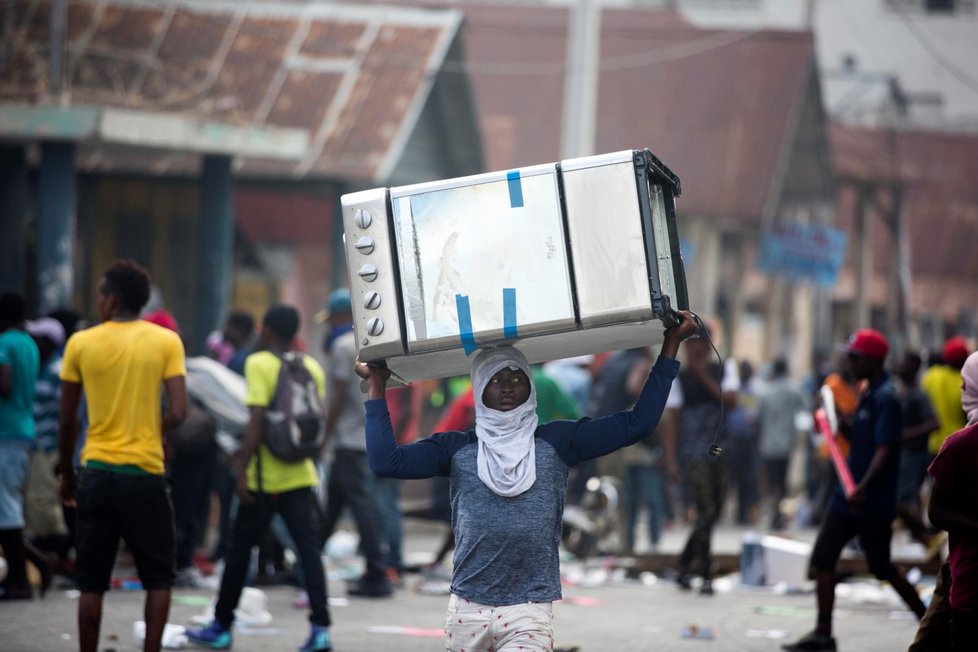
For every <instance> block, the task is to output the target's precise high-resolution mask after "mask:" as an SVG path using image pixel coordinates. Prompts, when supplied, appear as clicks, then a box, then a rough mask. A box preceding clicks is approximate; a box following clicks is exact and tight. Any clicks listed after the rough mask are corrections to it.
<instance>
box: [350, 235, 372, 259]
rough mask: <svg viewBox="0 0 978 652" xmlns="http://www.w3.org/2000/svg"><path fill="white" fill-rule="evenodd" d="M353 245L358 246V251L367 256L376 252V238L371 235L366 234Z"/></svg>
mask: <svg viewBox="0 0 978 652" xmlns="http://www.w3.org/2000/svg"><path fill="white" fill-rule="evenodd" d="M353 246H354V247H356V249H357V251H359V252H360V253H361V254H363V255H364V256H367V255H369V254H372V253H373V252H374V239H373V238H371V237H370V236H369V235H365V236H363V237H362V238H360V239H359V240H357V243H356V244H355V245H353Z"/></svg>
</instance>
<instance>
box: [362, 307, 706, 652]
mask: <svg viewBox="0 0 978 652" xmlns="http://www.w3.org/2000/svg"><path fill="white" fill-rule="evenodd" d="M680 314H681V315H682V323H681V324H680V325H678V326H675V327H672V328H670V329H668V330H666V332H665V337H664V340H663V344H662V350H661V352H660V353H659V358H658V360H657V361H656V363H655V365H654V367H653V368H652V372H651V374H650V375H649V376H648V379H647V380H646V383H645V387H644V389H643V390H642V392H641V395H640V396H639V398H638V400H637V401H636V403H635V406H634V408H632V409H631V410H627V411H624V412H617V413H615V414H612V415H609V416H605V417H602V418H598V419H589V418H584V419H580V420H578V421H551V422H550V423H546V424H542V425H541V424H539V422H538V418H537V416H536V391H535V389H534V387H533V384H532V382H531V378H532V370H531V368H530V365H529V363H528V362H527V359H526V358H525V357H524V356H523V354H522V353H520V352H519V351H518V350H517V349H515V348H512V347H499V348H495V349H485V350H483V351H481V352H480V353H479V354H478V355H477V356H476V357H475V359H474V360H473V362H472V373H471V375H472V387H473V390H474V397H475V429H474V430H469V431H467V432H442V433H437V434H435V435H432V436H431V437H429V438H427V439H423V440H421V441H418V442H415V443H413V444H408V445H406V446H398V445H397V443H396V441H395V438H394V433H393V429H392V426H391V421H390V414H389V413H388V410H387V404H386V402H385V401H384V390H385V387H386V382H387V379H388V377H389V376H390V372H389V370H387V369H386V368H378V367H376V366H369V367H368V366H367V365H364V364H362V363H358V364H357V367H356V371H357V374H358V375H360V376H361V377H362V378H365V379H367V398H368V400H367V402H366V432H367V457H368V460H369V462H370V466H371V468H372V469H373V471H374V472H375V473H377V474H378V475H381V476H385V477H395V478H429V477H433V476H447V477H449V478H450V479H451V480H450V498H451V506H452V530H453V531H454V533H455V540H456V546H455V555H454V564H453V570H452V585H451V592H452V597H451V599H450V601H449V607H448V615H449V617H448V624H447V625H446V627H445V636H446V641H445V645H446V648H447V649H448V650H452V651H453V652H460V651H461V650H474V649H487V648H490V649H495V650H499V651H500V652H502V651H503V650H514V651H515V650H517V649H519V650H524V651H526V652H531V651H532V652H541V651H543V650H552V649H553V611H552V603H553V601H554V600H559V599H560V597H561V590H560V564H559V560H558V555H557V548H558V544H559V542H560V533H561V520H562V515H563V510H564V498H565V496H566V494H567V475H568V470H569V469H570V468H571V467H573V466H575V465H576V464H578V463H579V462H581V461H584V460H588V459H594V458H597V457H600V456H602V455H607V454H608V453H611V452H613V451H615V450H617V449H619V448H622V447H624V446H629V445H632V444H635V443H637V442H639V441H641V440H642V439H645V438H646V437H648V436H649V435H650V434H651V433H652V431H653V430H654V429H655V426H656V423H657V422H658V421H659V418H660V416H661V415H662V410H663V408H664V407H665V403H666V398H667V396H668V394H669V388H670V386H671V384H672V380H673V378H675V376H676V372H677V371H678V369H679V363H678V362H677V361H676V360H675V357H676V352H677V351H678V349H679V345H680V343H681V342H682V341H683V340H685V339H686V338H688V337H689V336H690V335H692V334H694V333H695V332H696V330H697V323H696V321H695V319H694V318H693V315H692V314H691V313H688V312H682V313H680Z"/></svg>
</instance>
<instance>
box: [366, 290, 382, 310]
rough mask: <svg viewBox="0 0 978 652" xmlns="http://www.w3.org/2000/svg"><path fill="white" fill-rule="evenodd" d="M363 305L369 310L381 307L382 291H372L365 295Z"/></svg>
mask: <svg viewBox="0 0 978 652" xmlns="http://www.w3.org/2000/svg"><path fill="white" fill-rule="evenodd" d="M363 307H364V308H366V309H367V310H376V309H377V308H380V293H379V292H373V291H370V292H367V293H366V294H365V295H363Z"/></svg>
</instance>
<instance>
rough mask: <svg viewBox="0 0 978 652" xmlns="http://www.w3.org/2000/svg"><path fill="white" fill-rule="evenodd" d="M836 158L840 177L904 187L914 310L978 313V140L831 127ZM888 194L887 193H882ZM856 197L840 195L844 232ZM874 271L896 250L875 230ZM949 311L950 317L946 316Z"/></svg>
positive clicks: (851, 221)
mask: <svg viewBox="0 0 978 652" xmlns="http://www.w3.org/2000/svg"><path fill="white" fill-rule="evenodd" d="M830 135H831V141H832V155H833V158H834V161H835V168H836V171H837V173H838V175H839V177H840V178H842V179H844V180H849V181H851V182H854V183H857V184H871V185H875V186H877V187H880V188H882V189H883V190H884V191H885V189H886V187H887V184H890V183H892V182H894V181H897V182H899V183H900V184H901V185H902V187H903V203H902V208H903V214H904V215H905V217H906V220H907V226H908V237H909V241H910V246H911V264H912V270H913V275H914V295H913V300H914V304H915V309H920V310H931V311H933V312H935V313H944V314H945V316H947V317H949V318H951V317H955V316H956V315H955V314H954V313H955V311H956V310H957V309H969V310H971V309H973V308H974V302H975V299H976V296H978V295H976V290H975V288H976V283H978V256H975V255H974V246H975V243H976V242H978V184H976V183H975V179H976V171H978V136H975V135H971V134H961V133H949V132H938V131H903V130H887V129H867V128H859V127H848V126H843V125H840V124H833V125H832V126H831V131H830ZM883 194H884V196H885V193H883ZM883 201H884V202H885V201H888V199H887V198H884V200H883ZM856 210H857V203H856V201H855V197H854V193H851V192H850V193H848V194H840V201H839V202H838V204H837V214H838V217H839V223H840V226H842V227H843V228H846V227H850V226H851V225H853V224H854V223H855V211H856ZM874 228H877V229H878V230H877V233H878V234H879V237H877V238H874V244H875V245H876V247H875V248H874V251H873V254H874V260H875V261H876V265H875V267H876V268H877V271H878V272H879V273H884V266H885V264H886V261H888V260H889V255H890V252H891V251H892V249H891V247H892V245H890V242H889V239H888V237H887V235H886V233H885V229H884V228H883V227H882V226H881V225H877V226H875V227H874ZM949 311H950V312H949Z"/></svg>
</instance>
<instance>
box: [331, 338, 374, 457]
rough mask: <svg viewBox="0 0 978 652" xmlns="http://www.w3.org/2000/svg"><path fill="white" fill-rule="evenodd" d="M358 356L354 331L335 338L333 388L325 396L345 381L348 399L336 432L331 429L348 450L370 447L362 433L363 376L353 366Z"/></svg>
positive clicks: (339, 445) (341, 445)
mask: <svg viewBox="0 0 978 652" xmlns="http://www.w3.org/2000/svg"><path fill="white" fill-rule="evenodd" d="M356 358H357V341H356V335H355V334H354V332H353V331H350V332H349V333H344V334H343V335H340V336H339V337H338V338H336V341H335V342H333V347H332V349H331V350H330V353H329V380H330V383H329V384H330V389H329V392H330V393H329V394H327V397H326V400H327V401H329V400H331V399H330V396H331V395H332V392H335V391H337V390H336V382H337V381H339V382H341V383H346V400H345V401H344V407H343V411H342V412H341V413H340V418H339V419H338V420H337V422H336V432H335V433H332V434H333V436H334V438H335V439H334V441H335V442H336V443H335V446H336V448H338V449H346V450H358V451H365V450H367V440H366V438H365V436H364V433H363V419H364V415H363V399H365V398H366V396H365V395H364V393H363V392H362V391H360V377H359V376H357V374H356V372H355V371H354V370H353V363H354V362H355V361H356Z"/></svg>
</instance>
